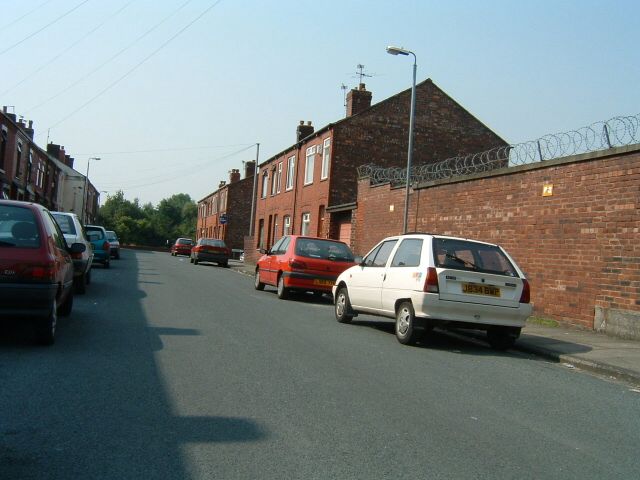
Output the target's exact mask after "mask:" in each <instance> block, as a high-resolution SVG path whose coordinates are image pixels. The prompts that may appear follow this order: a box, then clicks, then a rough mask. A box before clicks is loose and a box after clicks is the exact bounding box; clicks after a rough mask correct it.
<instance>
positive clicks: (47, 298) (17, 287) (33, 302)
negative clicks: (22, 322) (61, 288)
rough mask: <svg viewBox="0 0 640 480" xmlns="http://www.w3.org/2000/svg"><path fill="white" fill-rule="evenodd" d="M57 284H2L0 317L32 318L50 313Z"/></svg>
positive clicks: (0, 289) (0, 288) (0, 287)
mask: <svg viewBox="0 0 640 480" xmlns="http://www.w3.org/2000/svg"><path fill="white" fill-rule="evenodd" d="M57 293H58V286H57V285H56V284H43V285H37V284H24V283H15V284H6V283H3V284H0V317H3V318H7V317H18V316H19V317H27V316H28V317H31V316H41V315H46V314H48V313H49V309H50V308H51V301H52V300H53V299H54V298H55V297H56V294H57Z"/></svg>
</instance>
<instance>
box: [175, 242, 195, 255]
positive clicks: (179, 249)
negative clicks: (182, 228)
mask: <svg viewBox="0 0 640 480" xmlns="http://www.w3.org/2000/svg"><path fill="white" fill-rule="evenodd" d="M191 248H193V240H191V239H190V238H179V239H177V240H176V243H174V244H173V245H171V255H173V256H174V257H175V256H177V255H186V256H187V257H188V256H190V255H191Z"/></svg>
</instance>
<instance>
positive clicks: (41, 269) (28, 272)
mask: <svg viewBox="0 0 640 480" xmlns="http://www.w3.org/2000/svg"><path fill="white" fill-rule="evenodd" d="M24 277H26V278H32V279H34V280H53V279H54V278H56V270H55V265H54V264H53V263H48V264H44V265H32V266H30V267H27V268H26V269H25V270H24Z"/></svg>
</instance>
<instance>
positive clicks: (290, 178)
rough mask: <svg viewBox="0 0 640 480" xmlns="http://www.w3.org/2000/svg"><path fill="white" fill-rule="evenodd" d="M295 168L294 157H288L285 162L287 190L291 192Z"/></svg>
mask: <svg viewBox="0 0 640 480" xmlns="http://www.w3.org/2000/svg"><path fill="white" fill-rule="evenodd" d="M295 168H296V157H295V155H294V156H293V157H289V160H287V190H291V189H292V188H293V175H294V173H295Z"/></svg>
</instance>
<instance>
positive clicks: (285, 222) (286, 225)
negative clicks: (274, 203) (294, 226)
mask: <svg viewBox="0 0 640 480" xmlns="http://www.w3.org/2000/svg"><path fill="white" fill-rule="evenodd" d="M290 233H291V217H290V216H289V215H285V216H284V218H283V219H282V235H289V234H290Z"/></svg>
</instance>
